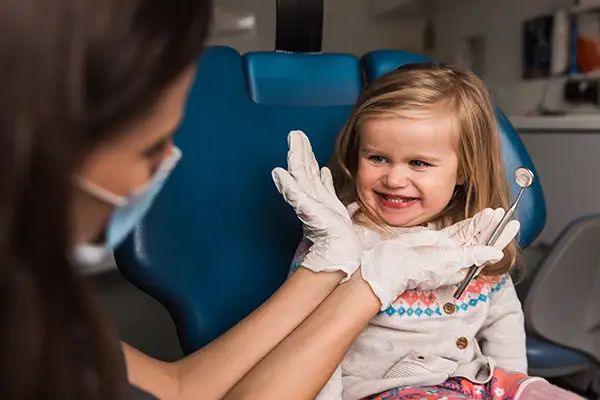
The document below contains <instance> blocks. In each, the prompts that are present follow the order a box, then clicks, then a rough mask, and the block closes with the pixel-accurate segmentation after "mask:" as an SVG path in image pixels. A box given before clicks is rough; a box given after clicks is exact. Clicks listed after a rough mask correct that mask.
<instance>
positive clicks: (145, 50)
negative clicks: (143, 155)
mask: <svg viewBox="0 0 600 400" xmlns="http://www.w3.org/2000/svg"><path fill="white" fill-rule="evenodd" d="M211 18H212V4H211V1H210V0H173V1H168V0H52V1H49V0H4V1H2V2H0V92H1V93H0V147H1V148H2V157H0V221H2V223H1V224H0V318H1V319H2V327H1V328H0V363H1V367H0V390H1V391H2V397H3V398H7V399H33V398H35V399H42V398H43V399H61V400H65V399H110V400H119V399H122V398H124V397H125V393H126V392H125V380H124V379H123V377H124V376H125V372H124V370H123V366H122V365H121V364H122V361H120V360H119V358H120V354H119V351H120V348H119V347H118V345H119V343H118V341H117V339H116V337H114V336H113V334H112V329H111V328H112V327H111V326H110V324H109V323H108V322H107V320H106V318H105V317H104V315H103V312H102V311H101V307H100V306H99V304H98V302H97V301H96V299H95V297H94V296H93V295H92V293H91V292H90V289H89V288H88V286H87V285H86V283H85V282H84V279H83V278H82V277H80V276H79V274H77V273H76V272H75V269H74V267H73V266H72V265H71V262H70V260H69V255H70V253H71V247H72V243H71V238H70V229H71V223H70V218H71V214H70V213H71V211H70V209H71V204H70V201H71V200H70V194H71V179H72V175H73V173H74V171H75V170H76V168H77V167H78V163H80V162H81V161H82V160H83V159H84V158H85V156H86V154H88V152H89V151H90V149H92V148H93V147H94V146H95V145H96V144H98V143H99V142H100V141H103V140H106V139H107V138H109V137H110V135H115V134H118V132H120V130H119V129H118V128H119V127H121V126H122V125H124V124H127V123H128V122H133V121H135V120H136V119H138V118H139V117H141V116H142V114H144V113H145V112H147V111H148V110H149V109H150V108H151V107H152V106H153V104H154V103H155V102H156V100H157V98H158V97H159V96H160V95H161V94H162V92H163V91H164V89H165V88H166V87H167V86H168V85H169V84H170V83H171V82H173V81H174V79H175V78H177V77H178V76H180V74H181V73H182V72H183V71H184V70H185V69H186V68H187V67H189V66H191V65H192V63H193V62H194V61H196V59H197V58H198V57H199V55H200V53H201V51H202V49H203V46H204V43H205V40H206V38H207V36H208V32H209V28H210V22H211Z"/></svg>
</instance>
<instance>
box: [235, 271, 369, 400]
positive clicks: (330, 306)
mask: <svg viewBox="0 0 600 400" xmlns="http://www.w3.org/2000/svg"><path fill="white" fill-rule="evenodd" d="M379 307H380V303H379V301H378V299H377V298H376V297H375V295H374V294H373V292H372V291H371V289H370V287H369V286H368V285H367V284H366V283H365V282H364V281H362V279H352V280H351V281H349V282H348V283H345V284H343V285H340V286H339V287H338V288H337V289H336V290H335V291H334V292H333V293H332V294H331V295H330V296H329V297H328V298H327V300H325V301H324V302H323V304H322V305H321V306H320V307H319V308H318V309H317V310H316V311H315V312H314V313H313V314H311V316H310V317H309V318H308V319H307V320H306V321H304V322H303V323H302V325H300V327H299V328H298V329H296V330H295V331H294V333H293V334H291V335H290V336H288V337H287V338H286V339H285V340H284V341H283V342H282V343H281V344H280V345H279V346H278V347H277V348H276V349H275V350H273V351H272V352H271V353H270V354H269V355H268V356H267V357H265V358H264V359H263V360H262V361H261V362H260V363H259V364H258V365H257V366H256V367H255V368H253V369H252V371H250V373H248V374H247V375H246V376H245V377H244V379H243V380H242V381H240V383H239V384H238V385H237V386H236V387H235V388H234V389H233V390H232V391H231V392H230V393H228V395H227V396H226V397H225V399H230V400H231V399H276V398H286V399H314V398H315V396H316V395H317V394H318V393H319V391H320V390H321V388H322V387H323V386H324V385H325V383H326V382H327V380H328V379H329V377H330V376H331V374H332V373H333V371H334V370H335V368H336V367H337V366H338V365H339V363H340V362H341V360H342V359H343V357H344V355H345V353H346V351H347V350H348V348H349V347H350V345H351V344H352V342H353V341H354V340H355V339H356V337H357V336H358V335H359V334H360V333H361V332H362V330H363V329H364V327H365V326H366V325H367V324H368V322H369V321H370V319H371V318H372V317H373V316H374V315H375V314H376V313H377V311H378V310H379Z"/></svg>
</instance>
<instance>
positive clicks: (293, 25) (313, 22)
mask: <svg viewBox="0 0 600 400" xmlns="http://www.w3.org/2000/svg"><path fill="white" fill-rule="evenodd" d="M322 43H323V0H277V28H276V37H275V50H279V51H289V52H293V53H319V52H320V51H321V48H322Z"/></svg>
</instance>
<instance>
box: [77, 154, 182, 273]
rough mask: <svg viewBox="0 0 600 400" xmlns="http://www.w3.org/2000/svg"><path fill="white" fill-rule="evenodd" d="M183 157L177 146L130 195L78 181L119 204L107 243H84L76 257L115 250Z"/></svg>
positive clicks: (92, 192) (94, 259) (98, 256)
mask: <svg viewBox="0 0 600 400" xmlns="http://www.w3.org/2000/svg"><path fill="white" fill-rule="evenodd" d="M180 159H181V151H180V150H179V149H178V148H177V147H173V151H172V153H171V155H170V156H168V157H167V158H166V159H165V160H164V161H163V163H162V165H161V166H160V167H159V169H158V170H157V171H156V173H155V174H154V176H153V177H152V178H151V179H150V181H149V182H148V183H146V184H145V185H143V186H142V187H141V188H139V189H137V190H135V191H134V192H133V193H132V194H130V195H128V196H125V197H123V196H119V195H116V194H114V193H112V192H110V191H108V190H106V189H104V188H102V187H100V186H98V185H96V184H95V183H92V182H88V181H85V180H83V179H79V180H77V185H78V186H79V188H81V189H82V190H83V191H85V192H86V193H88V194H90V195H92V196H94V197H95V198H97V199H99V200H102V201H103V202H105V203H108V204H111V205H114V206H115V209H114V210H113V213H112V215H111V218H110V221H109V222H108V227H107V229H106V234H105V239H106V241H105V243H104V244H103V245H100V246H93V245H82V246H78V248H77V249H76V258H78V259H80V260H78V261H82V262H91V263H94V262H98V261H100V260H99V259H101V258H102V257H103V256H104V255H105V254H106V252H108V251H111V250H114V249H115V248H116V247H117V246H118V245H120V244H121V243H122V242H123V240H125V238H126V237H127V235H129V233H131V231H132V230H133V229H134V228H135V227H136V225H138V224H139V223H140V222H141V221H142V219H143V218H144V216H145V215H146V213H147V212H148V210H149V209H150V206H152V203H153V202H154V199H155V198H156V196H157V195H158V193H159V192H160V191H161V189H162V188H163V186H164V184H165V182H166V181H167V179H168V178H169V176H170V174H171V172H172V171H173V168H175V166H176V165H177V163H178V162H179V160H180Z"/></svg>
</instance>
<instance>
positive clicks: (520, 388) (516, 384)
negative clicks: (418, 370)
mask: <svg viewBox="0 0 600 400" xmlns="http://www.w3.org/2000/svg"><path fill="white" fill-rule="evenodd" d="M369 399H370V400H442V399H443V400H463V399H476V400H536V399H540V400H541V399H552V400H563V399H564V400H573V399H582V397H580V396H577V395H575V394H573V393H571V392H568V391H566V390H564V389H561V388H559V387H558V386H554V385H551V384H550V383H548V382H547V381H545V380H544V379H541V378H532V377H530V376H527V375H525V374H522V373H515V372H508V371H505V370H503V369H500V368H497V369H496V370H495V371H494V376H493V377H492V379H491V380H490V381H489V382H488V383H485V384H477V383H473V382H471V381H469V380H468V379H465V378H451V379H448V380H447V381H445V382H444V383H442V384H440V385H437V386H423V387H400V388H396V389H392V390H389V391H387V392H384V393H381V394H379V395H377V396H375V397H370V398H369Z"/></svg>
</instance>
